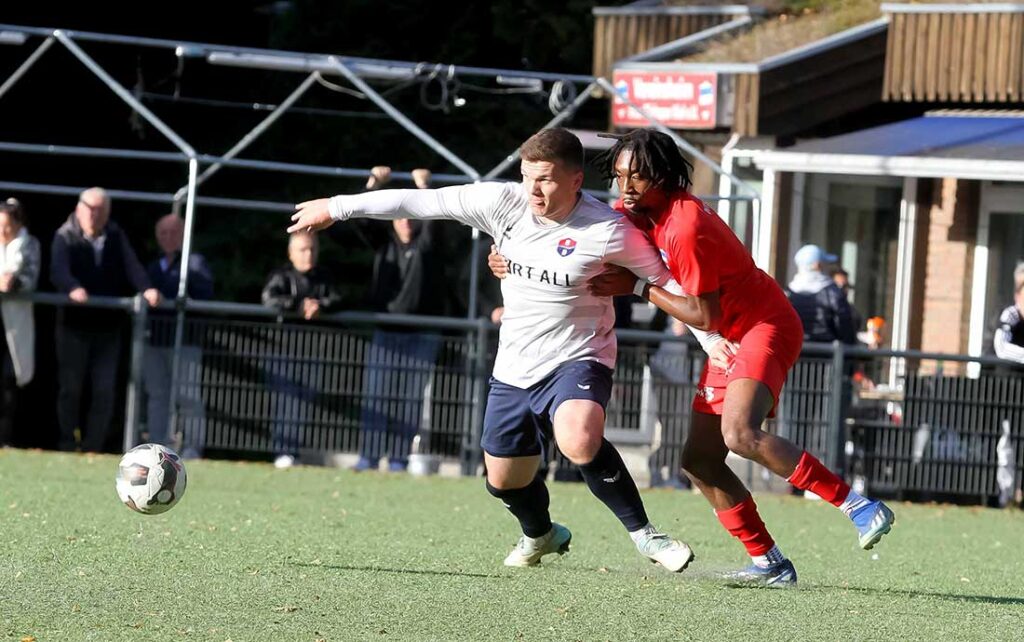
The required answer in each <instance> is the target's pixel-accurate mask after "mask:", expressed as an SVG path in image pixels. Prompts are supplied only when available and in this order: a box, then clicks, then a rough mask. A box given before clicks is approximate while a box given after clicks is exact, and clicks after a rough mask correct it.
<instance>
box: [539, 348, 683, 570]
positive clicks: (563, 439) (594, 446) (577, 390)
mask: <svg viewBox="0 0 1024 642" xmlns="http://www.w3.org/2000/svg"><path fill="white" fill-rule="evenodd" d="M611 385H612V381H611V370H610V369H608V368H607V367H605V366H603V365H601V364H599V363H596V362H592V361H584V362H577V363H572V364H567V365H566V366H563V367H562V368H560V369H559V371H558V372H556V374H555V375H554V376H553V377H552V378H551V382H550V385H549V386H547V387H546V389H544V390H542V391H540V393H539V394H538V395H537V399H538V401H539V403H541V404H543V406H545V407H547V408H548V411H549V412H550V413H551V416H552V424H553V427H554V433H555V441H556V443H557V444H558V447H559V449H560V450H561V451H562V454H563V455H565V456H566V458H568V459H569V460H570V461H571V462H573V463H574V464H576V465H578V466H579V467H580V473H581V474H582V475H583V480H584V481H585V482H586V483H587V487H588V488H589V489H590V492H591V493H593V494H594V496H595V497H597V498H598V499H599V500H601V502H602V503H603V504H604V505H605V506H607V507H608V509H609V510H611V511H612V513H614V514H615V516H616V517H618V518H619V521H620V522H622V525H623V526H624V527H625V528H626V530H627V531H628V532H629V535H630V537H631V538H632V539H633V542H634V543H635V544H636V546H637V549H638V550H639V551H640V552H641V553H642V554H643V555H646V556H647V557H648V558H649V559H651V560H652V561H655V562H657V563H659V564H661V565H662V566H664V567H665V568H666V569H668V570H670V571H673V572H678V571H682V570H683V569H684V568H686V566H687V565H688V564H689V563H690V561H691V560H692V559H693V553H692V552H691V550H690V548H689V547H688V546H687V545H686V544H684V543H682V542H680V541H678V540H674V539H672V538H670V537H669V536H668V535H665V534H664V533H661V532H659V531H658V530H657V529H656V528H654V526H652V525H651V523H650V521H649V520H648V519H647V511H646V510H645V509H644V504H643V500H641V499H640V491H639V490H638V489H637V487H636V482H635V481H634V480H633V476H632V475H630V473H629V470H628V469H627V468H626V465H625V463H624V462H623V461H622V456H621V455H620V454H619V452H618V450H616V449H615V447H614V446H613V445H612V444H611V442H609V441H608V440H607V439H605V438H604V420H605V412H604V409H605V405H606V404H607V403H608V398H609V397H610V395H611Z"/></svg>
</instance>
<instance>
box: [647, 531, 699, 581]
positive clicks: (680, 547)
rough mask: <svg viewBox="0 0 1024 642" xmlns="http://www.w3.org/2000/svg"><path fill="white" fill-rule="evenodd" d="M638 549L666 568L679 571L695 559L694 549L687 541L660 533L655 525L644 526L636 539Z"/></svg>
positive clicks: (675, 571) (674, 571)
mask: <svg viewBox="0 0 1024 642" xmlns="http://www.w3.org/2000/svg"><path fill="white" fill-rule="evenodd" d="M636 550H638V551H640V554H641V555H643V556H645V557H646V558H647V559H649V560H651V561H652V562H654V563H655V564H661V565H662V566H663V567H664V568H665V569H666V570H669V571H671V572H673V573H679V572H681V571H682V570H683V569H685V568H686V567H687V566H689V564H690V562H692V561H693V551H692V550H690V547H689V546H687V545H686V544H685V543H683V542H680V541H679V540H677V539H672V538H671V537H669V536H668V535H666V534H665V533H659V532H658V530H657V529H655V528H654V527H653V526H650V525H648V526H646V527H644V531H643V533H641V534H640V536H639V538H637V539H636Z"/></svg>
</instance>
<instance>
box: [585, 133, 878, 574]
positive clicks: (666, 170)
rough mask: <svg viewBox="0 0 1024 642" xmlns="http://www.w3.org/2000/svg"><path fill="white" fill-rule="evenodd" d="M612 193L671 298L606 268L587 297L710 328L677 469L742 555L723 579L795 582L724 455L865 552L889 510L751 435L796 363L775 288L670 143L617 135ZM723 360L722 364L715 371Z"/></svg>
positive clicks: (775, 440) (775, 441)
mask: <svg viewBox="0 0 1024 642" xmlns="http://www.w3.org/2000/svg"><path fill="white" fill-rule="evenodd" d="M599 162H601V164H602V166H603V169H604V171H605V175H606V176H607V177H608V178H609V179H610V180H614V181H615V182H616V183H617V185H618V187H619V192H620V194H621V200H620V201H619V202H618V203H617V204H616V208H617V209H618V210H619V211H621V212H623V213H624V214H626V215H627V216H628V217H629V219H630V220H631V221H632V222H633V223H634V224H635V225H637V226H638V227H639V228H640V229H642V230H644V231H645V232H646V233H647V235H648V237H649V238H650V239H651V240H652V241H653V242H654V243H655V245H657V247H658V249H659V250H661V255H662V258H663V260H664V261H665V263H666V264H667V265H668V268H669V270H670V271H671V272H672V274H673V276H674V277H675V279H676V280H677V281H678V282H679V283H680V284H681V285H682V288H683V291H684V292H685V293H686V294H685V295H683V296H676V295H672V294H670V293H668V292H666V291H665V290H664V289H662V288H659V287H657V286H653V285H651V284H649V283H647V282H645V281H643V280H638V279H637V277H636V276H635V275H633V274H632V273H630V272H628V271H626V270H624V269H620V268H613V269H612V270H611V271H609V272H606V273H604V274H602V275H601V276H599V277H597V278H596V279H594V280H592V281H591V288H592V291H593V292H594V293H595V294H598V295H602V296H613V295H621V294H628V293H630V292H634V293H636V294H638V295H640V296H642V297H643V298H645V299H648V300H650V301H651V302H652V303H654V304H655V305H657V306H658V307H659V308H661V309H662V310H664V311H665V312H667V313H668V314H671V315H672V316H674V317H675V318H677V319H679V320H681V321H683V322H684V323H686V324H688V325H691V326H694V327H696V328H700V329H702V330H717V331H718V332H719V333H720V334H721V335H722V337H723V338H724V339H723V340H722V343H721V344H720V345H717V346H714V347H711V348H709V355H710V357H711V358H710V359H709V360H708V363H707V365H705V368H704V372H703V373H702V375H701V379H700V384H699V387H698V390H697V395H696V398H695V399H694V402H693V409H694V411H695V412H694V413H693V419H692V424H691V428H690V434H689V437H688V439H687V442H686V446H685V448H684V451H683V469H684V470H685V471H686V473H687V475H688V476H689V477H690V479H691V480H692V481H693V483H694V484H695V485H696V486H697V487H698V488H700V490H701V492H702V493H703V494H704V496H705V497H706V498H707V499H708V501H709V502H710V503H711V505H712V507H713V508H714V509H715V514H716V515H717V516H718V519H719V521H721V523H722V526H724V527H725V529H726V530H727V531H729V533H730V534H732V535H733V536H734V537H736V538H738V539H739V540H740V541H741V542H743V545H744V546H745V547H746V549H747V552H748V553H749V554H750V557H751V558H752V564H751V566H750V567H748V568H746V569H744V570H743V571H740V572H738V573H735V574H732V578H733V579H735V580H739V581H743V582H750V583H757V584H763V585H768V586H787V585H793V584H795V583H796V570H795V569H794V567H793V564H792V562H790V561H789V560H788V559H787V558H786V557H785V556H784V555H783V554H782V552H781V551H780V550H779V548H778V546H777V545H776V544H775V541H774V540H773V539H772V536H771V535H770V534H769V533H768V529H767V528H766V527H765V525H764V522H763V521H761V517H760V516H759V515H758V512H757V507H756V505H755V504H754V500H753V498H752V497H751V495H750V492H749V491H748V490H747V489H746V487H744V485H743V483H742V482H741V481H740V480H739V478H738V477H737V476H736V475H735V474H734V473H733V472H732V471H731V470H730V469H729V467H728V466H727V465H726V464H725V457H726V454H727V453H728V451H730V450H731V451H733V452H735V453H736V454H738V455H740V456H742V457H745V458H747V459H750V460H753V461H756V462H757V463H759V464H761V465H762V466H764V467H766V468H768V469H769V470H771V471H772V472H773V473H775V474H777V475H779V476H781V477H783V478H785V479H786V480H787V481H789V483H790V484H792V485H793V486H795V487H797V488H799V489H802V490H809V491H811V492H813V493H815V494H817V495H818V496H820V497H821V498H822V499H824V500H826V501H827V502H829V503H830V504H832V505H834V506H836V507H837V508H839V509H840V510H842V511H843V513H845V514H846V515H847V516H848V517H849V518H850V519H851V520H852V521H853V523H854V525H855V526H856V527H857V530H858V532H859V541H860V546H861V548H864V549H870V548H871V547H873V546H874V545H875V544H876V543H877V542H878V541H879V540H880V539H881V538H882V536H883V535H885V534H886V533H888V532H889V530H890V528H891V527H892V524H893V521H894V519H895V518H894V516H893V513H892V511H891V510H890V509H889V508H888V507H887V506H886V505H885V504H883V503H882V502H880V501H872V500H870V499H867V498H865V497H862V496H860V495H859V494H858V493H856V492H854V491H852V490H851V489H850V487H849V485H847V484H846V482H844V481H843V480H842V479H840V478H839V477H838V476H837V475H836V474H835V473H833V472H831V471H830V470H828V469H827V468H826V467H825V466H824V465H823V464H822V463H821V462H820V461H818V460H817V459H816V458H815V457H814V456H812V455H811V454H810V453H808V452H807V451H805V450H802V449H801V448H799V447H797V446H796V445H794V444H793V443H791V442H789V441H787V440H786V439H783V438H781V437H779V436H777V435H773V434H770V433H767V432H765V431H763V430H762V429H761V425H762V424H763V423H764V420H765V418H766V417H770V416H773V415H774V412H775V407H776V405H777V404H778V400H779V392H780V391H781V389H782V384H783V383H784V382H785V379H786V373H787V372H788V371H789V370H790V368H792V367H793V364H794V363H795V362H796V360H797V357H799V355H800V347H801V344H802V342H803V326H802V325H801V322H800V318H799V317H798V316H797V314H796V312H795V311H794V310H793V306H792V305H791V304H790V302H789V301H788V299H787V298H786V296H785V294H784V292H783V290H782V288H781V287H779V285H778V284H777V283H776V282H775V280H774V279H772V277H770V276H768V274H766V273H765V272H763V271H762V270H760V269H758V268H757V267H756V266H755V265H754V261H753V259H752V258H751V255H750V252H748V251H747V249H746V248H745V247H744V246H743V244H742V243H741V242H740V240H739V239H738V238H737V237H736V235H735V234H734V233H733V232H732V230H731V229H730V228H729V227H728V226H727V225H726V224H725V222H724V221H723V220H722V219H721V218H720V217H719V216H718V215H717V214H715V213H714V212H713V211H711V210H710V209H709V208H707V207H705V205H704V204H703V203H702V202H701V201H700V200H699V199H697V198H695V197H694V196H692V195H691V194H690V193H689V187H690V170H691V169H692V168H691V166H690V165H689V163H688V162H687V161H686V159H685V158H684V157H683V155H682V154H681V153H680V151H679V149H678V147H676V145H675V143H674V142H673V140H672V139H671V138H670V137H669V136H667V135H666V134H663V133H661V132H658V131H655V130H651V129H638V130H633V131H631V132H629V133H628V134H625V135H624V136H622V137H621V138H619V139H618V140H617V141H616V143H615V145H614V146H613V147H612V148H611V149H610V150H608V152H607V153H606V154H605V155H604V156H603V158H602V159H601V161H599ZM723 359H725V361H724V363H725V364H727V365H725V366H724V367H722V365H721V364H723Z"/></svg>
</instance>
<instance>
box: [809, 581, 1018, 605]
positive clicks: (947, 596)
mask: <svg viewBox="0 0 1024 642" xmlns="http://www.w3.org/2000/svg"><path fill="white" fill-rule="evenodd" d="M814 588H820V589H834V590H837V591H854V592H857V593H869V594H872V595H899V596H902V597H937V598H940V599H943V600H949V601H951V602H977V603H980V604H1015V605H1021V606H1024V597H1000V596H998V595H963V594H958V593H934V592H931V591H907V590H903V589H890V588H867V587H863V586H832V585H828V584H815V585H814Z"/></svg>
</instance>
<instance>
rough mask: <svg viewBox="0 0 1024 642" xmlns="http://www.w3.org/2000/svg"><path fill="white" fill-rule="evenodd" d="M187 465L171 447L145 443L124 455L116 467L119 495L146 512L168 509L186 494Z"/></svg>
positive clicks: (125, 502)
mask: <svg viewBox="0 0 1024 642" xmlns="http://www.w3.org/2000/svg"><path fill="white" fill-rule="evenodd" d="M185 481H186V479H185V466H184V464H182V463H181V458H180V457H178V454H177V453H175V452H174V451H173V450H171V449H170V448H167V447H166V446H161V445H160V444H142V445H141V446H136V447H135V448H132V449H131V450H129V451H128V452H126V453H125V454H124V457H122V458H121V463H120V464H118V467H117V480H116V484H115V487H116V488H117V496H118V497H120V498H121V501H122V502H124V504H125V506H127V507H128V508H130V509H132V510H133V511H137V512H139V513H143V514H145V515H156V514H157V513H163V512H166V511H169V510H170V509H171V507H172V506H174V505H175V504H177V503H178V500H179V499H181V496H182V495H184V494H185Z"/></svg>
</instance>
